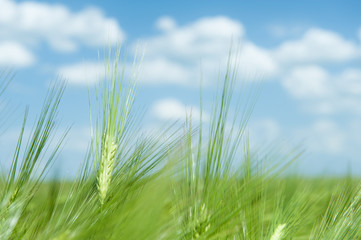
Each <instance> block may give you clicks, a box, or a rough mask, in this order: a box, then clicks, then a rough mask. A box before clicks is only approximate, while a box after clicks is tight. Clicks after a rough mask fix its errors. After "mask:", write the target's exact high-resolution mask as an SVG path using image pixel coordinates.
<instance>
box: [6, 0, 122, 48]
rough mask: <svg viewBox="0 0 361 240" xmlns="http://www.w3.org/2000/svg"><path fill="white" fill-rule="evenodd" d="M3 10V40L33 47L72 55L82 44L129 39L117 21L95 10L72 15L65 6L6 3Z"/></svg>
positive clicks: (107, 42) (101, 44)
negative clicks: (46, 47) (42, 45)
mask: <svg viewBox="0 0 361 240" xmlns="http://www.w3.org/2000/svg"><path fill="white" fill-rule="evenodd" d="M0 9H1V10H2V11H1V15H0V40H16V41H21V42H23V43H26V44H30V45H34V44H35V45H40V44H42V43H43V42H46V43H48V44H49V45H50V46H51V47H52V48H53V49H56V50H58V51H65V52H68V51H75V50H77V48H78V47H79V46H80V45H86V46H90V47H94V46H95V47H96V46H106V45H107V44H109V43H110V44H113V43H116V42H119V41H122V40H124V38H125V34H124V32H123V30H122V29H121V28H120V26H119V25H118V23H117V21H116V20H115V19H114V18H108V17H106V16H105V15H104V13H103V12H102V11H101V10H100V9H98V8H95V7H88V8H85V9H83V10H81V11H79V12H72V11H71V10H70V9H68V8H67V7H65V6H64V5H61V4H47V3H38V2H30V1H27V2H21V3H19V2H15V1H11V0H2V1H0Z"/></svg>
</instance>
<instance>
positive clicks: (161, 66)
mask: <svg viewBox="0 0 361 240" xmlns="http://www.w3.org/2000/svg"><path fill="white" fill-rule="evenodd" d="M192 71H193V70H192V68H187V67H186V66H184V65H181V64H178V63H177V62H174V61H171V60H169V59H166V58H161V57H160V58H153V59H151V60H150V59H149V60H148V59H146V60H144V61H143V63H142V73H143V74H142V75H143V77H142V80H143V83H151V84H154V83H157V84H163V83H174V84H179V85H182V84H185V81H188V80H189V79H191V78H192V76H194V74H193V72H192Z"/></svg>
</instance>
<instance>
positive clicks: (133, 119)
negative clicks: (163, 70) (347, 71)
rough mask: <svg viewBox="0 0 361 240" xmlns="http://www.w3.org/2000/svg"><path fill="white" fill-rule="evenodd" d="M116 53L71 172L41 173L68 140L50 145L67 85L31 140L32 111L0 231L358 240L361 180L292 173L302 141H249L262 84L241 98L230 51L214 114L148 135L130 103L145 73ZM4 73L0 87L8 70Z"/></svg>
mask: <svg viewBox="0 0 361 240" xmlns="http://www.w3.org/2000/svg"><path fill="white" fill-rule="evenodd" d="M119 54H120V53H119V51H116V53H114V54H111V53H109V58H108V59H107V61H106V68H105V72H106V74H105V79H104V81H102V82H101V83H100V84H99V86H97V88H96V93H95V95H96V96H97V98H96V99H97V102H95V104H94V103H93V102H92V100H91V99H93V98H91V97H89V99H90V100H89V102H90V105H91V106H93V107H92V110H94V111H95V112H93V114H94V113H96V116H97V117H96V118H95V119H93V121H92V135H91V136H92V139H91V140H90V141H91V144H90V147H89V151H88V152H87V153H84V156H85V158H84V162H83V165H82V167H81V169H79V173H78V175H77V177H76V178H75V179H74V180H72V181H65V180H51V177H49V176H47V177H46V178H45V176H46V173H47V172H48V170H49V168H50V167H51V165H52V163H53V161H55V160H56V156H57V154H58V152H59V151H60V149H61V146H62V143H63V141H65V140H66V133H65V134H64V138H61V139H58V145H56V147H55V148H54V149H48V147H49V146H50V139H51V138H52V136H53V134H54V131H55V129H56V124H55V118H56V115H57V112H58V105H59V102H60V100H61V97H62V94H63V92H64V84H57V85H55V86H54V87H53V89H52V90H50V91H49V94H48V97H47V98H46V100H45V101H44V106H43V108H42V112H41V113H40V115H39V116H40V117H39V118H38V120H37V122H36V123H35V125H34V128H33V130H32V134H31V135H30V138H29V139H23V138H24V137H23V133H24V129H25V127H26V126H27V125H26V118H27V117H26V116H27V113H25V115H24V123H23V126H22V129H20V130H19V132H20V135H19V138H18V139H19V140H18V142H17V146H16V148H15V152H14V155H13V159H12V165H11V168H10V170H9V172H7V173H3V174H2V178H1V182H0V188H1V198H0V239H44V240H66V239H184V240H185V239H254V240H258V239H269V240H280V239H314V240H316V239H325V240H329V239H337V240H338V239H361V228H360V225H361V187H360V184H359V180H358V179H355V178H352V177H348V176H345V177H342V178H341V177H340V178H326V177H318V178H305V177H302V176H297V175H295V174H287V167H288V166H289V165H290V164H292V162H294V161H297V158H298V157H299V156H300V154H302V151H301V150H300V149H298V148H294V149H293V150H290V151H289V152H288V153H282V154H281V153H280V154H276V152H277V151H272V149H271V150H270V151H269V152H266V153H260V152H257V151H254V150H252V149H251V148H250V147H249V146H250V144H249V140H248V137H247V134H246V132H247V131H246V126H247V122H248V120H249V117H250V115H251V112H252V109H253V108H254V104H255V99H256V98H257V95H258V94H260V87H259V86H253V87H250V88H248V89H247V91H246V92H245V97H244V98H241V99H239V98H238V96H236V95H235V94H234V92H233V90H234V87H233V86H234V84H235V80H236V69H234V68H233V65H234V64H233V62H232V61H231V60H229V63H228V67H227V71H226V73H225V75H224V76H223V77H222V78H221V79H220V81H219V87H218V93H216V97H215V102H214V105H213V113H212V116H211V119H210V123H209V124H207V125H204V124H203V123H202V121H199V122H195V121H193V120H192V114H191V113H189V115H188V117H187V120H186V121H185V122H184V123H183V124H181V127H180V128H177V126H178V125H170V126H169V128H164V129H163V130H162V131H163V132H158V131H154V132H153V133H149V134H146V135H144V134H141V133H142V131H141V130H140V127H139V126H138V125H137V122H139V121H138V119H137V116H136V114H135V112H134V111H133V109H132V107H133V103H134V100H135V97H136V92H137V88H136V83H137V78H138V76H137V75H131V76H132V79H123V76H125V75H124V74H123V67H122V66H121V62H120V61H119V59H120V56H119ZM0 77H1V78H2V79H1V85H0V87H1V89H0V93H2V92H3V90H4V89H5V87H6V85H7V83H8V80H9V75H6V74H5V73H3V74H0ZM200 102H201V103H200V106H201V107H202V101H200ZM234 109H236V110H237V111H235V112H238V113H239V114H238V115H237V114H234V111H233V110H234ZM199 118H200V119H202V113H201V116H199ZM70 131H71V129H70ZM64 139H65V140H64ZM51 146H53V145H51ZM44 156H45V158H44Z"/></svg>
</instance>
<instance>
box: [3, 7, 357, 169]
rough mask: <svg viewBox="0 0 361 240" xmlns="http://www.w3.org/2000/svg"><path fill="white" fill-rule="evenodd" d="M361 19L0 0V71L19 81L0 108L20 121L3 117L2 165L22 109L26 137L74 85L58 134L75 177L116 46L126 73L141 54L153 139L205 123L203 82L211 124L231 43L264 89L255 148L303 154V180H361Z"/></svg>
mask: <svg viewBox="0 0 361 240" xmlns="http://www.w3.org/2000/svg"><path fill="white" fill-rule="evenodd" d="M360 10H361V1H357V0H354V1H330V0H328V1H325V0H319V1H311V0H304V1H286V0H277V1H260V0H255V1H230V0H225V1H213V0H209V1H190V0H183V1H165V0H162V1H146V0H143V1H140V0H133V1H109V0H104V1H94V0H93V1H83V0H80V1H50V0H49V1H15V0H0V68H1V69H8V70H9V69H10V70H11V71H13V72H14V73H15V77H14V79H13V81H12V82H11V84H10V86H9V87H8V89H7V91H6V94H5V95H4V96H2V100H1V105H0V110H1V111H2V112H5V111H10V112H11V115H2V116H1V117H2V118H3V120H5V121H4V122H5V123H4V124H3V126H2V128H1V135H0V144H1V156H0V161H1V165H2V167H3V168H6V166H7V164H8V163H10V160H11V156H12V154H13V152H14V149H15V144H16V141H17V138H18V135H19V132H20V128H19V127H20V124H21V121H22V119H23V114H24V110H25V107H26V106H29V107H30V115H29V124H28V125H27V128H26V132H29V131H30V130H31V127H32V122H33V120H34V119H35V117H36V116H38V114H39V111H40V107H41V104H42V102H43V99H44V97H45V95H46V92H47V89H48V88H49V86H50V85H51V84H52V83H53V82H54V81H58V80H59V79H65V80H66V81H67V82H68V84H67V89H66V92H65V95H64V97H63V102H62V104H61V108H60V112H59V127H58V131H59V134H60V133H61V132H63V131H64V130H65V129H66V128H67V126H71V131H70V133H69V135H68V137H67V140H66V143H65V145H64V147H63V150H62V153H61V155H60V157H59V159H58V163H57V167H58V169H61V172H62V174H65V175H67V176H73V175H74V174H75V173H76V170H77V168H78V166H79V163H80V162H81V161H82V160H83V158H84V156H85V152H86V150H87V147H88V144H89V140H90V124H89V122H90V121H89V105H88V92H89V90H90V92H92V90H93V88H94V85H95V84H96V83H98V82H99V81H101V79H102V76H103V75H104V74H103V71H104V55H105V54H106V53H105V52H106V51H107V49H108V47H109V45H111V46H116V45H117V44H119V43H121V46H122V49H123V50H124V52H126V55H127V57H128V58H129V61H128V62H129V63H130V62H131V60H132V59H133V57H134V55H135V54H136V52H137V51H138V56H140V55H143V54H144V58H143V61H142V74H141V79H140V82H139V91H138V96H137V105H136V108H137V109H140V112H144V114H143V117H144V121H143V122H142V125H143V127H144V129H157V128H161V127H162V126H164V122H167V123H170V122H172V121H177V120H180V121H182V120H184V119H185V112H186V111H187V110H188V111H190V109H192V112H193V116H197V113H198V112H199V111H200V110H199V92H200V79H201V75H202V88H203V95H204V96H203V97H204V106H205V107H204V115H205V119H204V121H205V122H207V116H209V115H210V107H211V104H212V101H213V97H212V96H213V93H214V92H215V91H216V90H217V89H216V88H217V84H216V82H217V78H218V73H219V72H221V73H222V72H224V70H225V63H226V61H227V56H228V51H229V49H230V46H231V42H232V41H233V44H234V46H238V47H239V53H240V60H239V66H238V70H239V76H238V79H239V80H238V81H248V82H259V81H262V85H263V91H262V94H261V96H260V97H259V98H258V100H257V105H256V109H255V111H254V113H253V115H252V118H251V121H250V123H249V136H250V141H251V143H252V144H253V145H254V146H255V147H260V146H261V147H262V146H266V145H269V144H277V143H278V142H280V143H283V144H284V143H285V142H286V143H289V144H294V145H298V144H299V143H301V144H302V146H303V147H304V148H305V149H306V153H305V154H304V156H303V157H302V158H301V159H300V161H299V163H298V165H297V168H298V172H300V173H301V174H305V175H315V174H331V175H339V174H345V173H347V172H351V173H353V174H360V173H361V158H360V156H361V137H360V134H361V14H360ZM126 65H127V66H128V65H129V64H128V63H126ZM4 118H5V119H4ZM6 120H7V121H6ZM195 121H197V119H195ZM198 121H199V119H198Z"/></svg>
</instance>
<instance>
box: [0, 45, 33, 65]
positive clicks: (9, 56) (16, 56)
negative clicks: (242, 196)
mask: <svg viewBox="0 0 361 240" xmlns="http://www.w3.org/2000/svg"><path fill="white" fill-rule="evenodd" d="M35 60H36V59H35V56H34V55H33V54H32V53H31V52H30V51H29V50H28V49H27V48H26V47H25V46H23V45H22V44H19V43H17V42H10V41H8V42H0V66H10V67H13V66H15V67H26V66H30V65H32V64H33V63H34V62H35Z"/></svg>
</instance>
